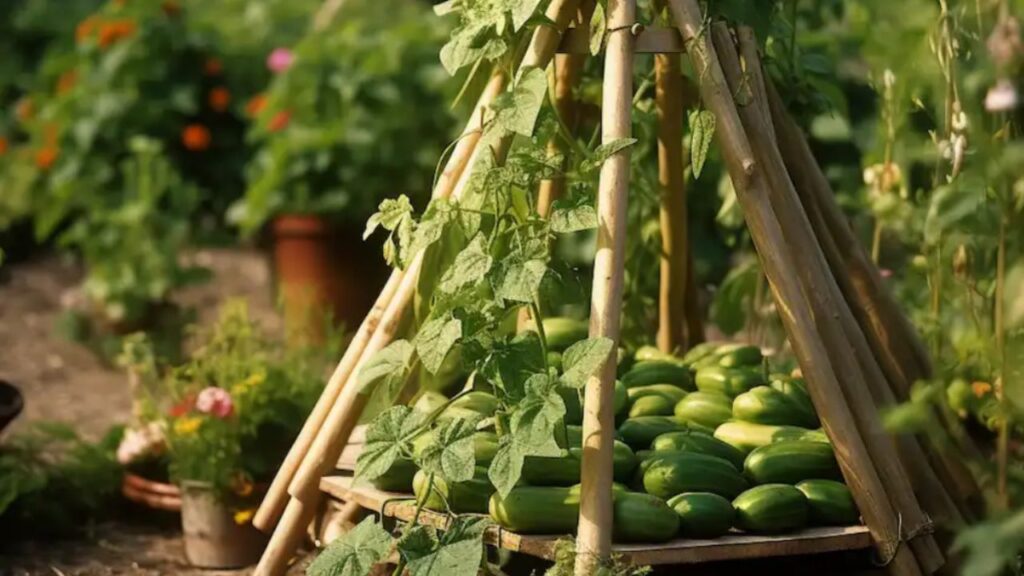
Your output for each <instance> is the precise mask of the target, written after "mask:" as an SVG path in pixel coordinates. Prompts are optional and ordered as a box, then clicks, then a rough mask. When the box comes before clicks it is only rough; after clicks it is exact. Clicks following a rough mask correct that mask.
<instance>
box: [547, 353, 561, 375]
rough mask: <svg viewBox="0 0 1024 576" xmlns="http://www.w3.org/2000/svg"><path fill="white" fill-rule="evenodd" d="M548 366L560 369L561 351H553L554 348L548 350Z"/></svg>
mask: <svg viewBox="0 0 1024 576" xmlns="http://www.w3.org/2000/svg"><path fill="white" fill-rule="evenodd" d="M548 367H550V368H554V369H555V370H557V371H559V372H561V371H562V353H561V352H555V351H554V350H552V351H550V352H548Z"/></svg>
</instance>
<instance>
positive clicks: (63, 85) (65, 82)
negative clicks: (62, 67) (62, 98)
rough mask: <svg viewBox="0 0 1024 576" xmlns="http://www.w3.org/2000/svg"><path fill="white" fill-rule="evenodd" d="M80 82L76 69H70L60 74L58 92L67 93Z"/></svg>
mask: <svg viewBox="0 0 1024 576" xmlns="http://www.w3.org/2000/svg"><path fill="white" fill-rule="evenodd" d="M77 83H78V72H77V71H75V70H68V71H67V72H65V73H63V74H61V75H60V78H58V79H57V94H65V93H67V92H68V91H70V90H71V89H72V88H74V87H75V84H77Z"/></svg>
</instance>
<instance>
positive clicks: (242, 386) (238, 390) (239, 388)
mask: <svg viewBox="0 0 1024 576" xmlns="http://www.w3.org/2000/svg"><path fill="white" fill-rule="evenodd" d="M266 380H267V372H266V371H265V370H260V371H259V372H253V373H252V374H250V375H249V376H248V377H247V378H246V379H245V380H242V381H241V382H239V383H237V384H235V385H234V386H232V387H231V395H232V396H240V395H242V394H243V393H245V391H246V390H248V389H249V388H253V387H255V386H259V385H260V384H263V383H264V382H265V381H266Z"/></svg>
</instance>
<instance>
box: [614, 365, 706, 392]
mask: <svg viewBox="0 0 1024 576" xmlns="http://www.w3.org/2000/svg"><path fill="white" fill-rule="evenodd" d="M622 383H623V384H625V385H626V388H635V387H637V386H648V385H651V384H672V385H674V386H678V387H680V388H683V389H686V390H692V389H693V382H692V381H691V379H690V370H689V369H687V368H686V367H685V366H682V365H680V364H676V363H674V362H665V361H663V360H648V361H646V362H637V363H636V364H634V365H633V367H632V368H630V369H629V372H626V373H625V374H624V375H623V376H622Z"/></svg>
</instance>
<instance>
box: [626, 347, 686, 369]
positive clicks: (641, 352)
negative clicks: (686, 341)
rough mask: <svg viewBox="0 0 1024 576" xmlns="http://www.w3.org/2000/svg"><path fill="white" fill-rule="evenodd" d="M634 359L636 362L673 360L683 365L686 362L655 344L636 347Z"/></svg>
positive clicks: (672, 361) (674, 362)
mask: <svg viewBox="0 0 1024 576" xmlns="http://www.w3.org/2000/svg"><path fill="white" fill-rule="evenodd" d="M633 360H634V361H636V362H648V361H651V360H659V361H662V362H671V363H673V364H679V365H683V364H685V362H683V361H682V359H680V358H677V357H676V356H673V355H672V354H669V353H667V352H662V351H661V350H659V349H658V348H657V347H655V346H641V347H639V348H637V349H636V352H634V353H633Z"/></svg>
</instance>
